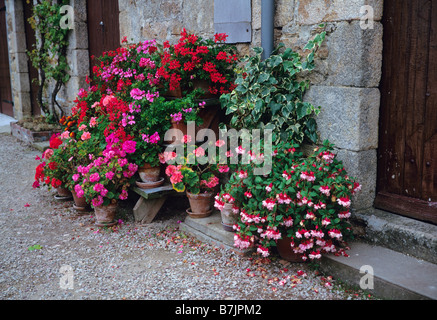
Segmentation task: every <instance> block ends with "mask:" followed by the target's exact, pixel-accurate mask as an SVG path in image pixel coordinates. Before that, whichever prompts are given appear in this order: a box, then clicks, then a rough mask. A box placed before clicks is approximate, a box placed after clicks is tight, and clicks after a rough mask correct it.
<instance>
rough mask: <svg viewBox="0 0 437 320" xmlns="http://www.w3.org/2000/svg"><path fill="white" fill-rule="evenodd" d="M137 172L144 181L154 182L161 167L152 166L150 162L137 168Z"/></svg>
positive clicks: (157, 178)
mask: <svg viewBox="0 0 437 320" xmlns="http://www.w3.org/2000/svg"><path fill="white" fill-rule="evenodd" d="M138 174H139V175H140V178H141V181H143V182H145V183H151V182H156V181H158V180H159V176H160V174H161V167H160V166H157V167H152V166H151V165H150V164H148V163H146V164H144V165H143V166H141V167H139V168H138Z"/></svg>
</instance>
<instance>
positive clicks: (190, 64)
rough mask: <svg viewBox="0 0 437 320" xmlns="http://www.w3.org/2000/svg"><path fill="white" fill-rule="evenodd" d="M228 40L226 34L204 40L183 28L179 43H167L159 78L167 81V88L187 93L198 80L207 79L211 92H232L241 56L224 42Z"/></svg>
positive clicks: (158, 71)
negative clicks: (235, 69) (235, 70)
mask: <svg viewBox="0 0 437 320" xmlns="http://www.w3.org/2000/svg"><path fill="white" fill-rule="evenodd" d="M226 38H227V35H226V34H215V35H214V39H204V38H202V37H201V36H198V35H195V34H190V33H188V32H187V31H186V30H185V28H184V29H183V30H182V32H181V34H180V38H179V41H178V42H177V43H176V44H174V45H171V44H170V43H169V42H168V41H166V42H164V52H163V54H162V56H161V61H160V64H159V67H158V70H157V75H158V78H163V79H164V82H163V84H164V86H165V89H169V90H175V89H178V88H181V90H182V92H188V91H191V90H193V87H194V83H195V82H196V81H197V80H205V81H206V83H207V87H206V88H205V89H206V91H208V93H211V94H214V95H220V94H223V93H227V92H230V91H232V90H233V89H234V88H235V85H234V83H233V81H234V78H235V74H234V68H235V66H236V64H237V61H238V57H237V54H236V52H237V51H236V48H235V46H232V45H228V44H226V43H225V42H226Z"/></svg>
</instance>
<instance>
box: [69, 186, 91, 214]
mask: <svg viewBox="0 0 437 320" xmlns="http://www.w3.org/2000/svg"><path fill="white" fill-rule="evenodd" d="M71 193H72V194H73V200H74V204H73V208H74V209H75V210H76V211H79V212H88V211H90V205H89V203H88V202H87V201H86V199H85V197H81V198H79V197H78V196H77V194H76V192H75V191H74V190H73V191H72V192H71Z"/></svg>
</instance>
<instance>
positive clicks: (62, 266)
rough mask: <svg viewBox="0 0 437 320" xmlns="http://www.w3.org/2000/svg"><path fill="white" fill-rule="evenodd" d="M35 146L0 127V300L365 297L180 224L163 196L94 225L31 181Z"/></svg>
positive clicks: (178, 212) (301, 267) (179, 214)
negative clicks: (144, 220) (140, 219)
mask: <svg viewBox="0 0 437 320" xmlns="http://www.w3.org/2000/svg"><path fill="white" fill-rule="evenodd" d="M37 155H40V152H39V151H36V150H34V149H32V148H30V147H28V146H26V145H24V144H23V143H21V142H19V141H18V140H17V139H16V138H15V137H12V136H10V135H8V134H0V186H1V189H0V190H1V192H0V299H2V300H88V299H91V300H120V299H132V300H140V299H147V300H175V299H176V300H229V299H231V300H302V299H305V300H308V299H311V300H349V299H367V297H366V296H365V295H363V294H362V293H360V292H356V291H351V290H345V289H344V288H343V287H341V286H340V285H338V284H337V283H336V281H335V280H331V279H329V278H328V277H327V276H326V275H325V276H322V275H320V274H318V273H317V272H315V271H313V270H311V269H310V268H309V267H308V265H307V264H290V263H287V262H285V261H283V260H281V259H280V258H276V257H272V258H271V259H270V260H267V259H260V257H259V256H250V257H241V256H238V255H236V254H234V253H232V252H230V251H225V250H222V249H219V248H215V247H213V246H211V245H209V244H205V243H202V242H200V241H198V240H197V239H195V238H193V237H190V236H188V235H186V234H184V233H182V232H181V231H179V223H180V221H182V220H183V219H184V217H185V213H184V209H183V208H181V206H179V207H178V204H173V205H172V204H171V203H170V204H169V205H166V206H165V207H164V208H163V209H162V211H161V212H160V213H159V214H158V215H157V217H156V218H155V220H154V222H153V223H152V224H150V225H149V226H145V227H144V226H137V225H136V224H135V223H134V219H133V214H132V207H133V203H132V202H133V201H130V202H129V201H128V202H126V203H123V204H122V208H121V210H120V212H119V218H120V219H121V220H122V223H121V224H120V225H119V226H118V227H117V228H116V229H115V230H103V229H100V230H99V229H98V228H96V227H95V226H94V225H93V222H94V219H93V216H92V215H79V214H77V213H76V212H75V211H74V210H73V208H72V204H73V202H72V201H66V202H61V201H58V200H55V199H54V192H53V191H48V190H47V189H44V188H43V189H33V188H32V182H33V177H34V168H35V166H36V165H37V161H35V156H37ZM170 205H172V207H170ZM32 249H33V250H32ZM66 279H69V280H70V281H67V280H66ZM328 281H329V282H330V283H332V286H331V287H328V286H326V282H328Z"/></svg>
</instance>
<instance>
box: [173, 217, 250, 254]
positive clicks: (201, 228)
mask: <svg viewBox="0 0 437 320" xmlns="http://www.w3.org/2000/svg"><path fill="white" fill-rule="evenodd" d="M181 230H183V231H185V232H187V233H190V234H192V235H193V236H195V237H196V238H197V239H199V240H201V241H204V242H206V243H209V244H212V245H215V246H217V247H221V248H224V249H227V250H232V251H234V252H235V253H237V254H240V255H244V254H247V253H249V252H252V251H253V250H240V249H238V248H235V247H234V233H233V232H229V231H225V230H224V229H223V227H222V220H221V215H220V212H217V211H214V212H213V213H212V214H211V215H210V216H209V217H206V218H201V219H195V218H192V217H190V216H187V217H186V218H185V220H184V221H183V222H181Z"/></svg>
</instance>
